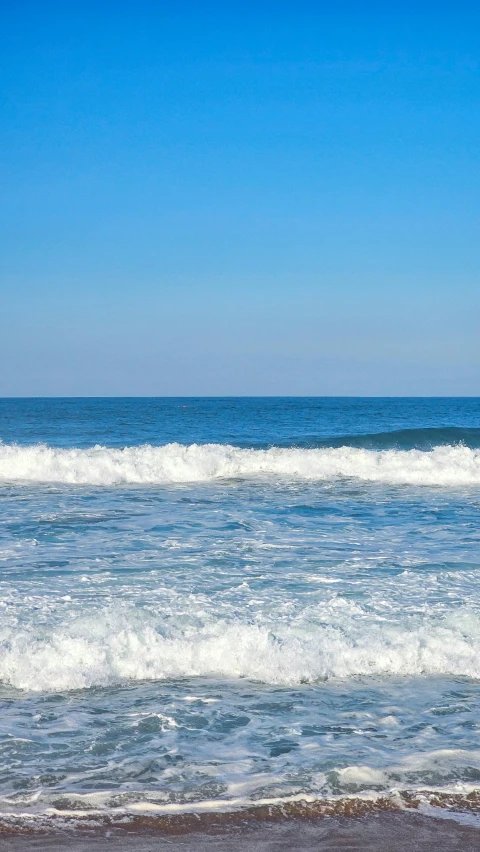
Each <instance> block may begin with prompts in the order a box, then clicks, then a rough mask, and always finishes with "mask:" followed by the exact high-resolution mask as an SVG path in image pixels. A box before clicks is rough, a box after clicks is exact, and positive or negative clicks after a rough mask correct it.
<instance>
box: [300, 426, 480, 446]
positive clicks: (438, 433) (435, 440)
mask: <svg viewBox="0 0 480 852" xmlns="http://www.w3.org/2000/svg"><path fill="white" fill-rule="evenodd" d="M446 444H452V445H455V444H462V445H464V446H466V447H470V448H471V449H479V448H480V429H477V428H474V427H471V428H465V427H461V426H429V427H426V428H423V429H393V430H389V431H386V432H371V433H366V434H358V435H341V436H340V437H333V438H328V439H325V440H322V441H320V442H318V443H317V444H312V446H323V447H326V446H330V447H343V446H348V447H363V448H364V449H375V450H382V449H400V450H414V449H417V450H432V449H433V448H434V447H438V446H442V445H446Z"/></svg>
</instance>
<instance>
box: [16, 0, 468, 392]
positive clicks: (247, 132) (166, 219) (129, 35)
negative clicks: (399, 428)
mask: <svg viewBox="0 0 480 852" xmlns="http://www.w3.org/2000/svg"><path fill="white" fill-rule="evenodd" d="M479 51H480V6H479V5H478V4H477V3H474V2H462V0H459V2H453V0H452V2H442V0H438V2H435V3H434V2H431V0H428V2H422V0H418V2H416V3H411V2H409V0H403V2H395V0H393V2H385V0H383V2H368V0H365V2H362V0H357V2H343V0H336V2H333V0H332V2H328V3H327V2H321V0H319V1H318V2H303V1H302V0H297V1H296V2H282V0H277V2H264V0H257V2H255V3H253V2H249V0H244V2H237V1H236V0H232V2H228V3H226V2H209V1H208V0H205V2H198V0H197V2H195V3H189V2H182V0H176V2H161V0H157V2H146V0H136V2H135V3H134V2H123V0H115V2H113V0H112V2H107V0H96V2H94V3H93V2H89V0H84V2H82V3H79V2H78V3H77V2H76V0H71V2H68V3H64V2H61V3H53V2H42V0H36V2H31V3H29V2H23V1H22V0H15V2H14V0H0V65H1V67H0V396H110V395H112V396H176V395H179V396H185V395H192V396H196V395H207V396H225V395H293V396H296V395H335V396H337V395H353V396H363V395H365V396H369V395H373V396H391V395H392V396H395V395H400V396H407V395H433V396H440V395H447V396H456V395H459V396H476V395H480V281H479V270H480V239H479V237H480V234H479V226H480V168H479V167H480V53H479Z"/></svg>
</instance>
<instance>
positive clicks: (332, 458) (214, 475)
mask: <svg viewBox="0 0 480 852" xmlns="http://www.w3.org/2000/svg"><path fill="white" fill-rule="evenodd" d="M274 476H277V477H283V478H294V479H300V480H302V479H304V480H326V479H334V478H338V477H343V478H353V479H360V480H364V481H366V482H384V483H392V484H395V483H398V484H405V485H408V484H410V485H422V484H423V485H475V484H476V485H478V484H480V450H477V449H471V448H469V447H465V446H458V445H457V446H449V445H447V446H440V447H435V449H433V450H430V451H425V450H414V449H412V450H366V449H361V448H357V447H348V446H345V447H340V448H328V449H298V448H295V447H292V448H282V447H271V448H269V449H266V450H258V449H242V448H238V447H234V446H229V445H221V444H204V445H199V444H192V445H190V446H184V445H182V444H178V443H173V444H167V445H166V446H162V447H154V446H151V445H145V446H140V447H124V448H122V449H116V448H109V447H102V446H95V447H92V448H90V449H78V448H72V449H61V448H57V447H50V446H47V445H42V444H40V445H35V446H27V447H23V446H18V445H15V444H13V445H5V444H0V481H3V482H63V483H66V484H70V485H75V484H76V485H105V486H112V485H119V484H128V483H130V484H138V485H141V484H145V485H147V484H151V485H156V484H158V485H161V484H163V483H188V482H209V481H212V480H216V479H249V478H254V477H274Z"/></svg>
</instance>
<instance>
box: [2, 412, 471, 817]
mask: <svg viewBox="0 0 480 852" xmlns="http://www.w3.org/2000/svg"><path fill="white" fill-rule="evenodd" d="M0 501H1V509H2V511H1V513H0V702H1V708H2V712H1V713H0V748H1V749H2V757H3V763H2V766H1V767H0V830H2V831H3V830H7V829H9V827H10V828H11V827H12V826H13V827H14V828H15V830H17V829H19V828H21V829H22V830H23V829H24V828H25V826H28V827H31V826H32V825H37V824H38V826H40V827H41V826H44V827H45V826H46V825H47V823H48V825H50V824H54V823H55V821H58V820H67V822H68V821H69V820H70V821H72V820H73V821H74V820H75V819H77V818H79V814H80V815H81V814H84V815H87V816H84V817H82V818H85V819H87V818H88V819H89V820H90V821H91V820H96V819H98V820H100V821H101V819H103V818H105V819H108V820H110V822H111V821H112V820H113V821H115V820H117V819H118V820H120V821H121V820H124V819H130V818H131V819H133V818H134V817H136V816H138V815H139V814H141V815H145V814H149V815H150V816H151V815H152V814H153V815H155V814H156V815H165V814H167V815H168V814H170V815H171V814H190V813H192V814H194V813H200V812H202V813H207V814H209V813H212V814H213V813H218V812H219V811H221V810H222V809H227V810H228V809H232V808H233V809H239V810H240V811H241V810H242V809H245V808H246V809H251V808H255V807H259V806H260V804H261V803H264V806H265V807H266V804H265V803H268V807H269V808H270V807H271V808H276V807H278V808H280V809H281V808H283V807H285V806H286V805H287V804H288V803H289V804H288V806H289V807H292V808H294V807H297V806H298V807H307V804H308V807H314V808H317V809H318V808H320V809H321V808H323V807H325V808H333V807H340V806H341V802H343V801H346V800H347V799H348V800H349V801H350V800H351V799H352V797H353V799H354V800H355V801H356V802H357V803H361V802H370V803H372V802H373V803H374V802H376V801H377V799H378V800H379V801H380V800H381V801H382V802H385V801H387V800H388V801H389V802H390V804H391V806H392V807H393V806H395V807H396V806H397V805H398V806H399V807H400V806H402V807H403V806H404V805H405V803H410V804H411V803H412V802H413V801H415V802H417V804H418V806H419V807H420V804H421V806H422V807H423V806H424V805H425V807H426V806H427V805H428V806H429V807H430V805H431V803H432V802H434V803H435V807H436V808H443V807H444V806H443V804H442V802H445V803H448V808H449V811H448V813H451V812H452V809H453V810H454V811H455V812H457V811H458V812H459V813H460V812H461V814H463V815H465V813H466V812H467V811H468V812H469V813H470V812H473V811H472V809H473V808H474V803H475V802H476V801H478V800H480V753H479V750H478V735H479V721H478V720H479V719H480V691H479V687H478V685H479V682H480V559H479V547H480V536H479V511H480V401H479V400H435V399H429V400H417V399H416V400H353V399H351V400H350V399H348V400H347V399H292V400H282V399H263V400H262V399H251V400H248V399H239V400H236V399H224V400H205V399H203V400H202V399H199V400H194V399H182V400H175V399H170V400H162V399H151V400H135V399H130V400H121V399H119V400H101V399H98V400H0ZM302 803H303V804H302ZM332 803H333V804H332ZM339 803H340V804H339ZM392 803H393V804H392ZM395 803H397V804H396V805H395ZM399 803H400V804H399ZM422 803H423V804H422ZM425 803H426V804H425ZM357 806H358V807H359V808H360V807H361V804H358V805H356V806H355V807H357ZM409 806H410V805H409ZM349 807H350V806H349ZM445 807H447V805H445ZM109 824H110V823H109ZM29 830H30V828H29Z"/></svg>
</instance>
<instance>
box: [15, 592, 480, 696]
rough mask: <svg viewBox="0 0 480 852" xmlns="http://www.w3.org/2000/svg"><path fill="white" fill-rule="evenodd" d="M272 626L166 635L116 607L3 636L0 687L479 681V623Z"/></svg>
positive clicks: (464, 617)
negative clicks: (362, 678) (355, 679)
mask: <svg viewBox="0 0 480 852" xmlns="http://www.w3.org/2000/svg"><path fill="white" fill-rule="evenodd" d="M277 628H278V629H276V630H275V631H274V630H273V629H272V628H271V627H268V626H262V625H254V624H248V623H244V622H240V621H232V622H228V621H226V620H224V619H218V620H215V621H213V620H212V621H209V622H208V623H204V624H203V625H200V626H196V627H188V628H185V627H183V628H182V629H181V630H179V629H178V625H177V629H176V630H175V632H174V633H172V634H171V635H167V636H164V635H160V633H159V632H157V630H156V629H155V617H154V616H153V615H151V614H149V613H146V612H145V613H141V612H140V613H139V611H138V610H136V611H132V610H124V609H123V610H122V611H121V612H118V611H116V610H115V609H113V608H112V609H110V610H105V611H101V610H99V611H97V612H92V613H91V614H90V615H88V616H85V617H82V618H78V619H77V620H74V621H71V622H70V621H69V622H65V623H62V624H60V625H57V626H56V627H54V626H52V627H50V628H49V629H47V628H45V627H44V628H42V630H43V633H42V634H40V633H38V632H34V628H33V627H31V626H30V627H25V628H24V629H22V628H21V627H20V626H19V625H16V626H15V627H10V629H5V628H4V630H3V632H2V634H1V635H0V680H1V681H3V682H6V683H9V684H11V685H12V686H14V687H17V688H20V689H27V690H35V691H38V690H40V691H41V690H45V691H52V690H53V691H57V690H58V691H62V690H70V689H82V688H86V687H90V686H107V685H111V684H115V683H120V682H124V681H129V680H130V681H138V680H145V679H150V680H163V679H168V678H178V677H197V676H214V677H217V678H249V679H252V680H257V681H261V682H264V683H271V684H284V685H296V684H299V683H302V682H306V683H311V682H315V681H318V680H321V679H325V678H349V677H352V676H355V675H388V674H389V675H397V676H406V675H444V674H455V675H457V676H466V677H472V678H480V617H478V616H474V615H473V614H471V613H467V614H465V613H462V611H459V612H458V613H456V614H455V615H450V616H449V617H448V618H444V619H438V618H437V619H435V618H433V617H426V618H425V619H424V620H423V622H422V623H420V624H419V623H418V622H415V623H410V622H408V621H406V622H404V623H401V624H400V623H397V624H392V625H388V624H385V623H379V622H377V621H375V620H372V619H369V618H368V617H367V615H366V613H364V614H363V616H359V617H358V618H353V619H352V618H350V617H346V618H345V621H344V622H343V623H342V626H338V625H326V626H319V625H317V624H314V623H312V624H310V625H308V626H305V625H304V629H303V630H302V632H301V633H300V631H299V629H298V626H295V624H290V625H284V624H279V625H277Z"/></svg>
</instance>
